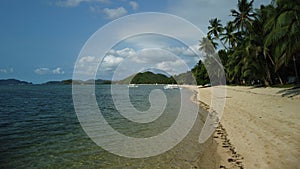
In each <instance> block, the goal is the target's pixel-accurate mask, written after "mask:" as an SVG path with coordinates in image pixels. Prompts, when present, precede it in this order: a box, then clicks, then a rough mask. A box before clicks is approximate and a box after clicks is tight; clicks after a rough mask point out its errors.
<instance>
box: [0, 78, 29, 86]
mask: <svg viewBox="0 0 300 169" xmlns="http://www.w3.org/2000/svg"><path fill="white" fill-rule="evenodd" d="M30 84H32V83H30V82H26V81H21V80H17V79H0V85H30Z"/></svg>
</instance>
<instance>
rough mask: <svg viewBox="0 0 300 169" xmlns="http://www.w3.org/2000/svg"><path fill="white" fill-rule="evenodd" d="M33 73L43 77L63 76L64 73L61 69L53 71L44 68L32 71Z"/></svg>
mask: <svg viewBox="0 0 300 169" xmlns="http://www.w3.org/2000/svg"><path fill="white" fill-rule="evenodd" d="M34 72H35V73H36V74H38V75H45V74H64V73H65V72H64V71H63V70H62V68H60V67H57V68H55V69H53V70H51V69H49V68H46V67H42V68H37V69H35V70H34Z"/></svg>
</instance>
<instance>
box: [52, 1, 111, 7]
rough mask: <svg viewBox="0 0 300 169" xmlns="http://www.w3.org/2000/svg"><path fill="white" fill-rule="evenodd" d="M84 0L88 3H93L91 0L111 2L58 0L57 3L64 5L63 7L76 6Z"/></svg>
mask: <svg viewBox="0 0 300 169" xmlns="http://www.w3.org/2000/svg"><path fill="white" fill-rule="evenodd" d="M83 2H87V3H91V2H94V3H97V2H100V3H109V2H110V1H109V0H60V1H57V2H56V5H58V6H63V7H75V6H78V5H80V4H81V3H83Z"/></svg>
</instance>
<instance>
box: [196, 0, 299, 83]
mask: <svg viewBox="0 0 300 169" xmlns="http://www.w3.org/2000/svg"><path fill="white" fill-rule="evenodd" d="M252 5H253V0H251V1H248V0H238V4H237V9H232V10H231V11H230V12H231V16H233V20H232V21H230V22H228V23H227V24H226V25H225V26H224V27H222V24H221V21H220V20H218V19H217V18H214V19H211V20H210V21H209V23H210V26H209V27H208V28H209V32H208V34H207V38H203V39H202V41H201V43H200V50H202V51H204V52H205V53H206V57H209V56H211V55H213V51H214V49H212V47H214V48H216V47H217V44H215V43H216V42H218V41H219V42H221V43H222V44H223V46H224V49H221V50H219V52H218V54H219V56H220V59H221V61H222V64H223V65H224V67H225V72H226V78H227V82H229V83H231V84H253V83H254V82H256V83H257V82H260V83H263V84H264V85H266V86H269V85H273V84H278V83H281V84H284V83H287V82H288V78H289V77H291V76H294V77H296V79H297V80H298V82H299V77H298V71H299V64H300V29H299V28H300V3H299V1H291V0H277V1H274V3H272V4H270V5H267V6H263V5H262V6H261V7H260V8H259V9H253V6H252ZM209 42H210V43H211V44H210V45H209V44H208V43H209ZM206 60H207V59H206ZM205 62H207V61H205ZM203 68H204V66H203V65H201V64H199V63H198V65H197V66H196V67H195V68H194V71H193V73H194V74H195V73H196V74H195V76H196V77H197V82H201V83H202V84H203V83H204V82H203V81H205V80H204V79H206V78H207V76H206V75H207V74H206V73H205V71H204V70H203ZM200 72H201V73H200ZM214 74H217V73H214ZM198 78H202V79H201V80H198Z"/></svg>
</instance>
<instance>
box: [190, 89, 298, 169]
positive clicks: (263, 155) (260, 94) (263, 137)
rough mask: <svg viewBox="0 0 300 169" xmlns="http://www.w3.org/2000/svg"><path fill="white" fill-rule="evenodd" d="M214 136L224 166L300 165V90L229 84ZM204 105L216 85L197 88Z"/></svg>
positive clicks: (293, 167) (254, 168) (273, 167)
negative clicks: (222, 112) (221, 114)
mask: <svg viewBox="0 0 300 169" xmlns="http://www.w3.org/2000/svg"><path fill="white" fill-rule="evenodd" d="M226 89H227V97H226V104H225V108H224V114H223V116H222V118H221V121H220V125H219V127H218V128H217V129H216V131H215V133H214V136H213V139H214V140H215V141H216V142H217V150H216V152H217V154H218V155H219V156H220V168H249V169H257V168H264V169H268V168H270V169H277V168H278V169H284V168H286V169H297V168H300V97H299V96H300V95H299V93H300V90H299V89H295V90H288V89H284V88H253V87H241V86H226ZM194 90H197V91H198V98H199V99H200V104H201V105H202V107H206V108H207V107H208V105H210V103H211V91H212V87H208V88H199V89H195V88H194Z"/></svg>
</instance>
